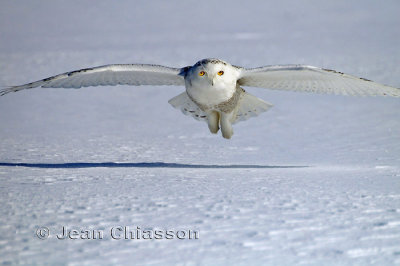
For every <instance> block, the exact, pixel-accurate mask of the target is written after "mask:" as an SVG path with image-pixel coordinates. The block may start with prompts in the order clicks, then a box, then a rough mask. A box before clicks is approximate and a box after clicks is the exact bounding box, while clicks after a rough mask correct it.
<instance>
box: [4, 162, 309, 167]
mask: <svg viewBox="0 0 400 266" xmlns="http://www.w3.org/2000/svg"><path fill="white" fill-rule="evenodd" d="M0 166H10V167H18V166H19V167H30V168H95V167H107V168H123V167H128V168H129V167H132V168H200V169H202V168H204V169H208V168H210V169H236V168H237V169H246V168H247V169H258V168H305V167H308V166H302V165H298V166H295V165H249V164H231V165H215V164H182V163H163V162H150V163H114V162H104V163H1V162H0Z"/></svg>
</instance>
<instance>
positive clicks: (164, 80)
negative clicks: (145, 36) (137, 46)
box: [0, 64, 185, 96]
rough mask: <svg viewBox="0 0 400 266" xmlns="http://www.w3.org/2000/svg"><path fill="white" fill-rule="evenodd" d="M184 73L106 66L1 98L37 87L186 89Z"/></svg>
mask: <svg viewBox="0 0 400 266" xmlns="http://www.w3.org/2000/svg"><path fill="white" fill-rule="evenodd" d="M182 70H183V69H180V68H171V67H165V66H159V65H136V64H125V65H105V66H99V67H93V68H85V69H81V70H76V71H71V72H66V73H63V74H59V75H56V76H52V77H49V78H46V79H42V80H39V81H35V82H31V83H27V84H24V85H20V86H14V87H10V88H6V89H3V90H1V91H0V96H3V95H5V94H7V93H10V92H16V91H20V90H24V89H31V88H36V87H43V88H81V87H89V86H104V85H107V86H115V85H134V86H139V85H184V84H185V82H184V78H183V76H182V75H180V73H181V71H182Z"/></svg>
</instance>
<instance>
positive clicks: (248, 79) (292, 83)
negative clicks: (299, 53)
mask: <svg viewBox="0 0 400 266" xmlns="http://www.w3.org/2000/svg"><path fill="white" fill-rule="evenodd" d="M238 84H239V85H241V86H249V87H260V88H267V89H275V90H291V91H305V92H316V93H331V94H342V95H370V96H372V95H379V96H386V95H387V96H394V97H400V89H397V88H393V87H390V86H387V85H382V84H379V83H376V82H373V81H370V80H367V79H363V78H358V77H354V76H350V75H347V74H344V73H341V72H337V71H334V70H330V69H322V68H318V67H313V66H305V65H277V66H266V67H260V68H252V69H245V68H243V69H242V72H241V75H240V77H239V79H238Z"/></svg>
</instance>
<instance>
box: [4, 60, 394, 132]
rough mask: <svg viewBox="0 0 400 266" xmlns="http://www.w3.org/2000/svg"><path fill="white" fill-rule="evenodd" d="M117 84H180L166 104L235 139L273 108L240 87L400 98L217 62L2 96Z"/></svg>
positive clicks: (80, 76) (301, 70) (153, 68)
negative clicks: (244, 124)
mask: <svg viewBox="0 0 400 266" xmlns="http://www.w3.org/2000/svg"><path fill="white" fill-rule="evenodd" d="M118 84H120V85H133V86H139V85H184V86H185V87H186V91H185V92H183V93H181V94H179V95H178V96H176V97H174V98H172V99H171V100H169V103H170V104H171V105H172V106H173V107H175V108H177V109H180V110H181V111H182V112H183V113H184V114H185V115H189V116H192V117H193V118H195V119H196V120H200V121H206V122H207V124H208V128H209V129H210V131H211V133H217V132H218V131H219V129H221V132H222V136H223V137H224V138H227V139H229V138H231V137H232V135H233V129H232V124H234V123H236V122H238V121H243V120H246V119H248V118H250V117H253V116H257V115H258V114H260V113H261V112H265V111H267V110H268V109H269V108H271V107H272V105H271V104H269V103H267V102H265V101H263V100H261V99H259V98H257V97H255V96H253V95H250V94H249V93H247V92H246V91H245V90H244V89H243V88H242V86H250V87H260V88H267V89H278V90H292V91H306V92H316V93H333V94H343V95H382V96H384V95H388V96H394V97H399V96H400V89H397V88H393V87H389V86H386V85H381V84H378V83H375V82H372V81H370V80H367V79H363V78H357V77H353V76H350V75H346V74H344V73H341V72H337V71H334V70H330V69H323V68H318V67H313V66H306V65H275V66H265V67H259V68H251V69H247V68H243V67H238V66H234V65H231V64H229V63H227V62H224V61H222V60H219V59H203V60H200V61H199V62H197V63H196V64H194V65H193V66H187V67H183V68H171V67H165V66H160V65H148V64H145V65H143V64H123V65H121V64H120V65H105V66H99V67H93V68H86V69H81V70H76V71H72V72H67V73H64V74H60V75H56V76H53V77H49V78H46V79H42V80H39V81H36V82H32V83H28V84H25V85H21V86H15V87H10V88H7V89H3V90H2V91H0V95H5V94H7V93H9V92H16V91H20V90H23V89H30V88H35V87H44V88H81V87H88V86H99V85H103V86H112V85H118Z"/></svg>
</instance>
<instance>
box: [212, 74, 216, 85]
mask: <svg viewBox="0 0 400 266" xmlns="http://www.w3.org/2000/svg"><path fill="white" fill-rule="evenodd" d="M215 78H216V76H214V77H213V79H212V80H211V86H214V83H215Z"/></svg>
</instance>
